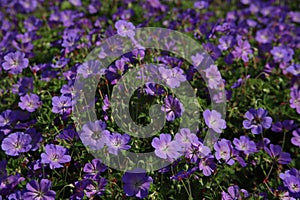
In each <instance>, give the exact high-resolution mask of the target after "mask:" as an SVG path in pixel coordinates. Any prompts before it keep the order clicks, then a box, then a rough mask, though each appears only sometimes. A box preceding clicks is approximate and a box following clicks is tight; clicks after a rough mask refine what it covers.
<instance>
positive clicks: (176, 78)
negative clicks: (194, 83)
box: [158, 67, 186, 88]
mask: <svg viewBox="0 0 300 200" xmlns="http://www.w3.org/2000/svg"><path fill="white" fill-rule="evenodd" d="M158 70H159V73H160V74H161V77H162V78H163V79H164V80H165V81H166V83H167V85H168V86H170V87H171V88H177V87H179V86H180V83H181V82H184V81H186V77H185V75H184V71H183V70H182V69H181V68H179V67H175V68H172V69H167V68H164V67H159V68H158Z"/></svg>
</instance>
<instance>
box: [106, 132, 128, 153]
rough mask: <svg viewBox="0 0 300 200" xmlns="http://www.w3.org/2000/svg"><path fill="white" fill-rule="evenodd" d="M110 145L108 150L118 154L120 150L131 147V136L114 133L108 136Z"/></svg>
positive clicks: (107, 143)
mask: <svg viewBox="0 0 300 200" xmlns="http://www.w3.org/2000/svg"><path fill="white" fill-rule="evenodd" d="M106 137H107V142H106V145H107V146H108V152H109V153H111V154H114V155H118V153H119V151H120V150H128V149H130V145H128V143H129V142H130V136H129V135H128V134H124V135H121V134H120V133H112V134H109V135H107V136H106Z"/></svg>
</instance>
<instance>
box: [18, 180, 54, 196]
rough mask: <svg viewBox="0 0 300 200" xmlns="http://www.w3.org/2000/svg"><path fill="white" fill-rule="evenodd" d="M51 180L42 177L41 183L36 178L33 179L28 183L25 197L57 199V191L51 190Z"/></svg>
mask: <svg viewBox="0 0 300 200" xmlns="http://www.w3.org/2000/svg"><path fill="white" fill-rule="evenodd" d="M50 188H51V182H50V181H49V180H48V179H42V180H41V181H40V184H39V183H38V182H37V181H36V180H31V181H30V182H29V183H27V184H26V189H27V190H26V192H25V193H24V196H23V198H24V199H36V200H51V199H53V200H54V199H55V195H56V193H55V192H54V191H53V190H50Z"/></svg>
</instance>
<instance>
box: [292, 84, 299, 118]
mask: <svg viewBox="0 0 300 200" xmlns="http://www.w3.org/2000/svg"><path fill="white" fill-rule="evenodd" d="M290 96H291V99H290V107H291V108H294V109H296V111H297V113H298V114H300V90H298V88H291V92H290Z"/></svg>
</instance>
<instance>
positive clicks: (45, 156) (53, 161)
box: [41, 144, 71, 169]
mask: <svg viewBox="0 0 300 200" xmlns="http://www.w3.org/2000/svg"><path fill="white" fill-rule="evenodd" d="M66 153H67V149H66V148H64V147H62V146H59V145H54V144H47V145H46V147H45V153H42V154H41V158H42V160H41V163H44V164H47V163H49V164H50V168H51V169H55V168H61V167H63V166H62V165H61V164H63V163H67V162H70V161H71V156H69V155H65V154H66Z"/></svg>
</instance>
